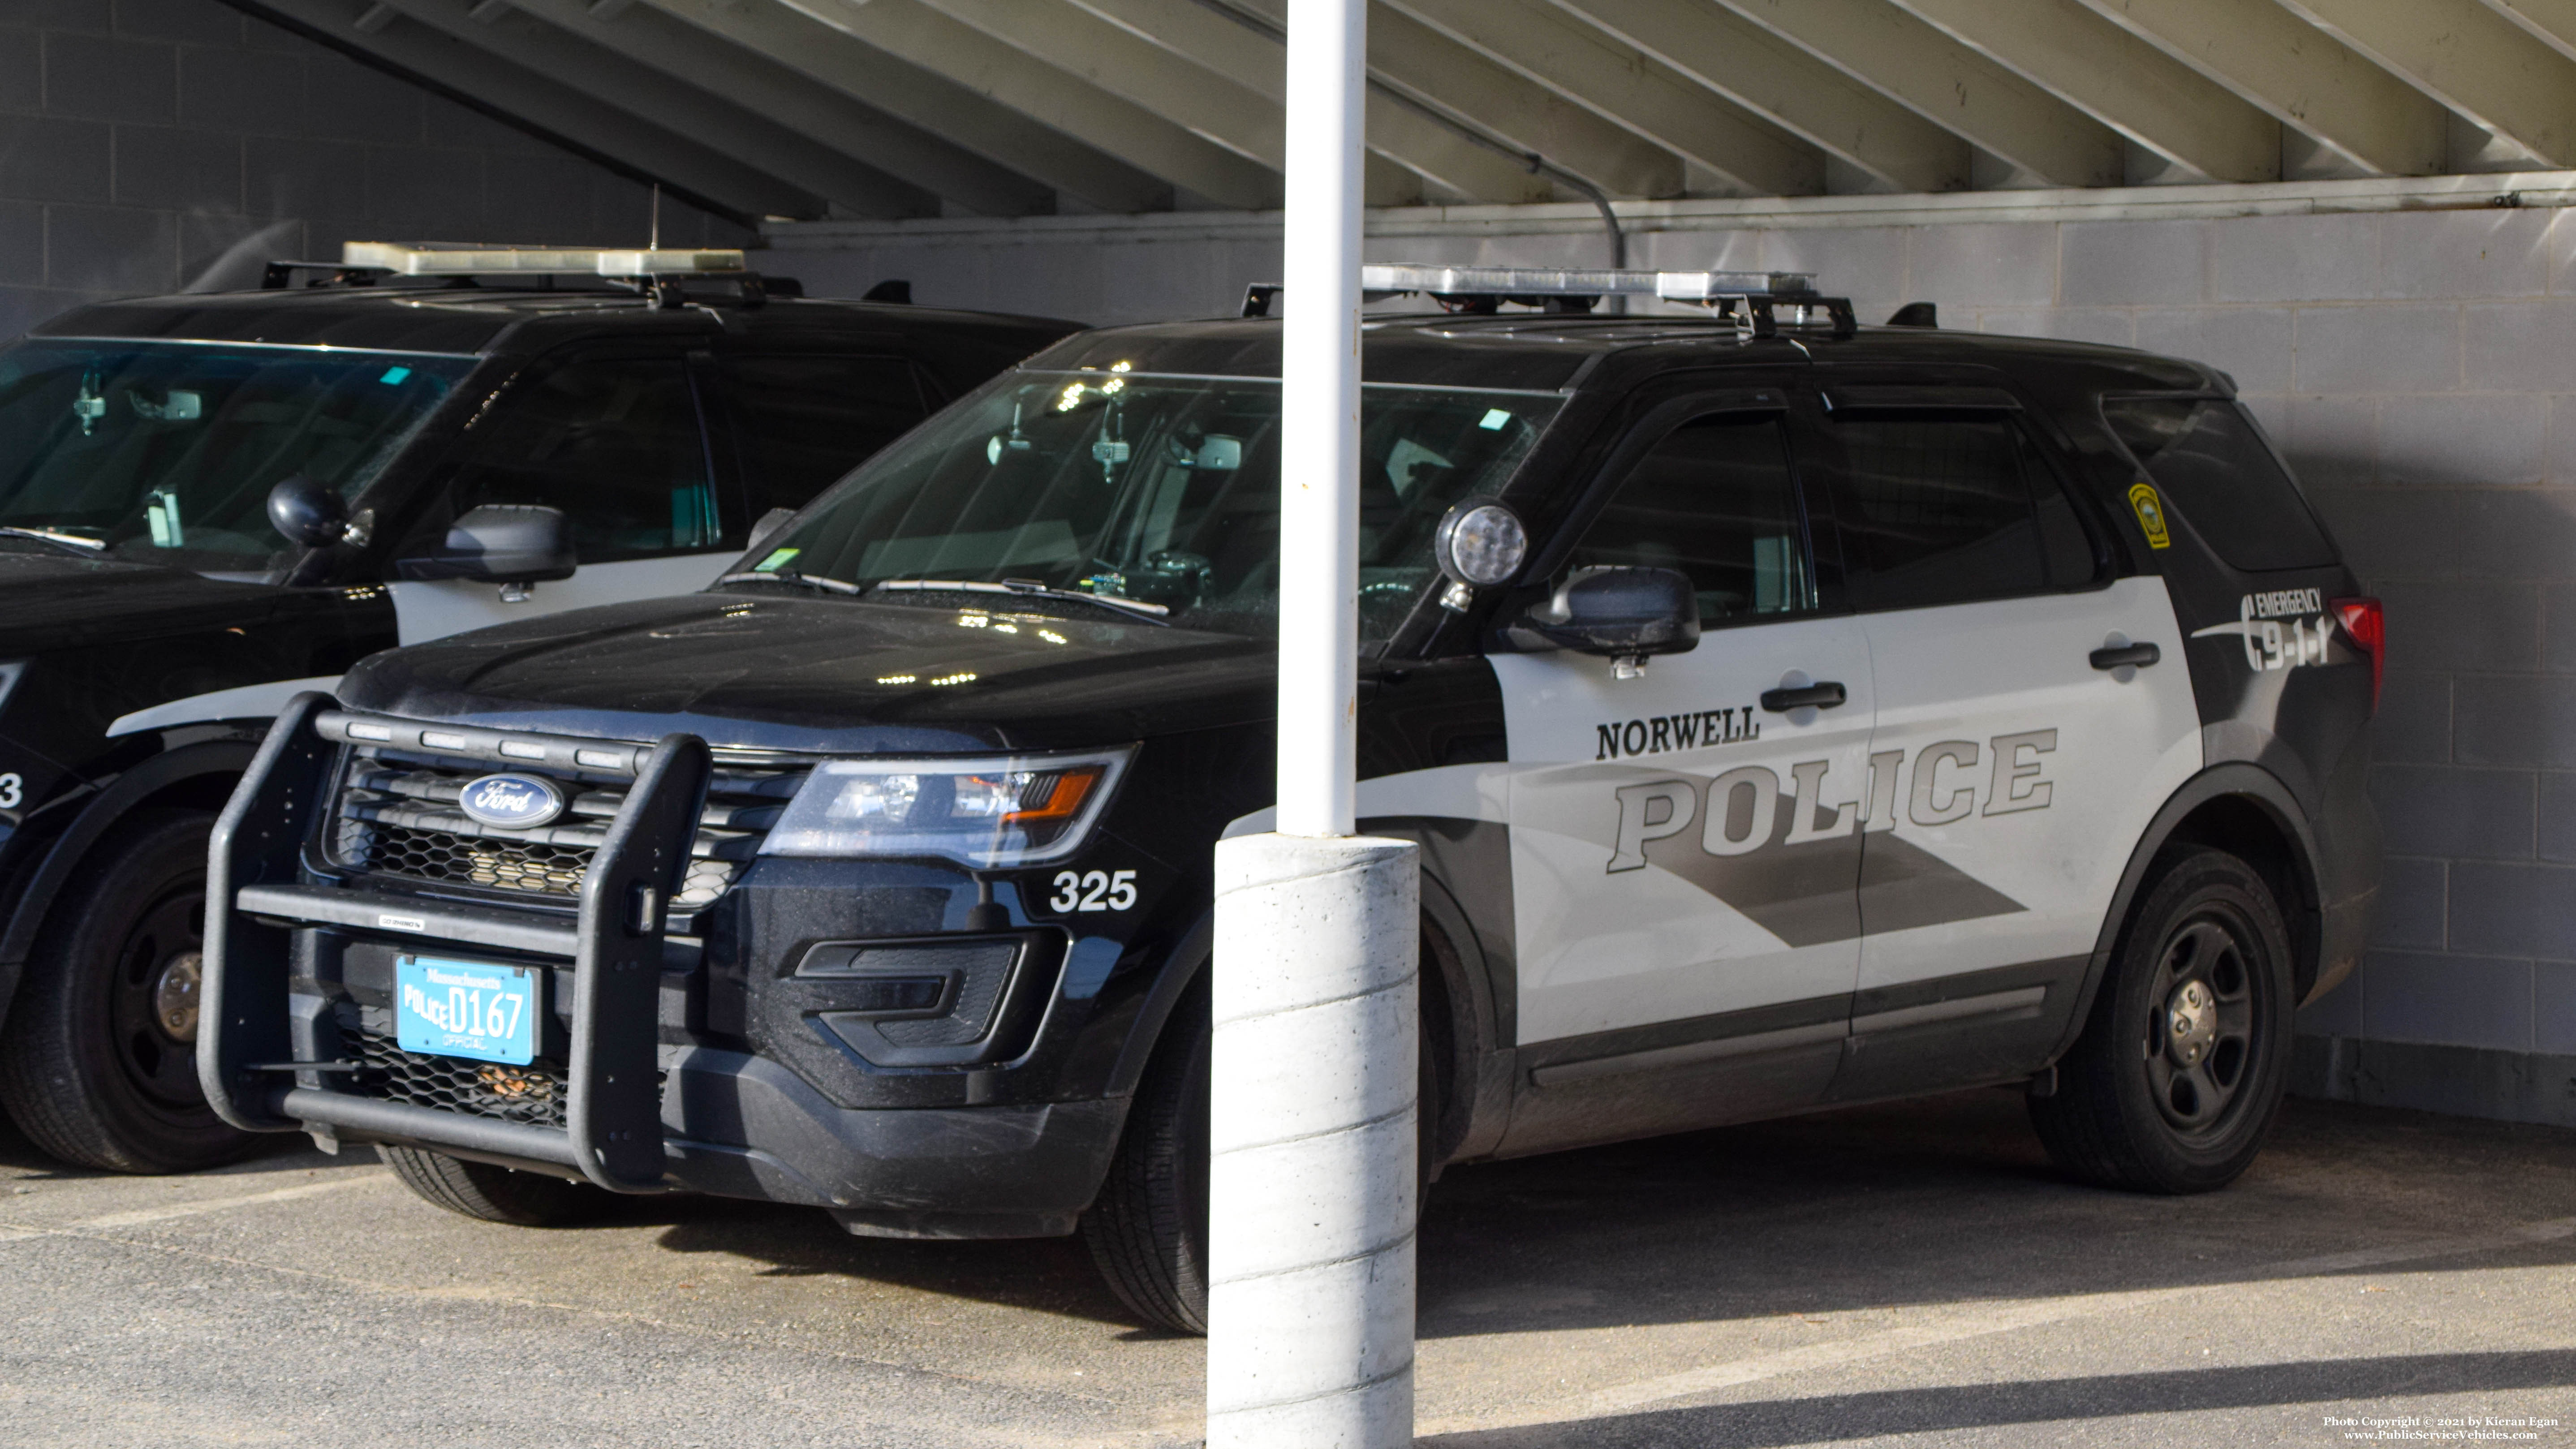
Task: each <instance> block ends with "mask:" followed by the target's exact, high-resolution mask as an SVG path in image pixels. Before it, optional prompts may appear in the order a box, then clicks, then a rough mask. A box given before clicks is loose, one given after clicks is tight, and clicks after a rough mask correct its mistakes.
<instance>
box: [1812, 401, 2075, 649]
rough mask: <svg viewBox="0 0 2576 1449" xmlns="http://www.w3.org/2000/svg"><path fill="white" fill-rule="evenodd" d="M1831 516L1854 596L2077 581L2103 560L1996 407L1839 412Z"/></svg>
mask: <svg viewBox="0 0 2576 1449" xmlns="http://www.w3.org/2000/svg"><path fill="white" fill-rule="evenodd" d="M1832 432H1833V437H1834V441H1835V442H1836V444H1837V445H1838V446H1839V448H1840V450H1841V454H1842V465H1843V466H1842V477H1841V480H1840V486H1839V488H1838V489H1837V490H1836V494H1835V522H1836V524H1837V526H1838V527H1839V529H1840V531H1841V536H1842V540H1843V549H1844V554H1845V563H1846V567H1848V568H1849V569H1850V570H1851V571H1852V573H1853V584H1854V588H1855V589H1856V591H1857V592H1858V594H1859V597H1860V600H1861V603H1862V606H1863V607H1865V608H1870V609H1919V608H1929V607H1933V606H1936V605H1941V604H1963V603H1969V602H1972V601H1974V600H1978V599H1995V598H2008V597H2011V596H2013V595H2016V594H2031V593H2039V592H2042V591H2045V590H2049V589H2063V588H2077V587H2081V586H2083V585H2085V584H2088V583H2091V582H2092V581H2093V580H2094V578H2095V577H2096V575H2097V574H2098V572H2099V571H2100V559H2099V556H2098V551H2097V549H2096V548H2095V545H2094V541H2093V538H2092V535H2091V534H2090V533H2089V532H2088V531H2087V530H2086V529H2085V527H2084V524H2083V521H2082V519H2081V518H2080V517H2079V516H2078V515H2077V513H2076V509H2075V504H2074V500H2073V499H2071V498H2069V497H2068V496H2067V494H2066V490H2065V489H2064V487H2062V486H2061V485H2060V483H2059V481H2058V480H2057V478H2056V476H2055V474H2054V472H2053V471H2052V470H2051V469H2049V468H2048V467H2047V465H2046V464H2045V463H2044V462H2042V461H2041V459H2040V457H2039V455H2038V452H2037V450H2036V449H2035V448H2034V446H2033V445H2032V443H2031V441H2030V438H2029V437H2028V435H2027V434H2025V433H2024V432H2023V430H2022V428H2021V426H2020V424H2019V423H2017V422H2016V421H2015V420H2014V419H2013V417H2012V415H2011V414H2010V413H2009V412H2005V411H2000V410H1996V411H1976V412H1949V411H1939V410H1930V409H1925V410H1913V411H1890V412H1864V413H1848V412H1846V413H1843V414H1840V415H1838V416H1837V418H1836V421H1835V422H1834V424H1833V427H1832Z"/></svg>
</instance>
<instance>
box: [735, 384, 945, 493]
mask: <svg viewBox="0 0 2576 1449" xmlns="http://www.w3.org/2000/svg"><path fill="white" fill-rule="evenodd" d="M727 381H728V384H729V386H730V388H731V390H732V393H733V400H734V412H735V417H736V422H735V426H734V432H735V437H736V441H737V444H738V451H739V453H740V456H741V459H742V474H743V486H744V488H745V489H746V490H747V492H748V494H749V500H750V503H749V512H750V515H751V516H752V517H753V518H758V517H760V516H761V515H762V514H764V513H767V512H768V511H769V510H771V509H773V508H802V507H804V506H805V504H806V503H807V502H809V501H810V500H812V498H813V497H814V495H815V494H817V493H820V492H822V491H823V489H824V488H825V487H827V486H829V485H830V484H832V483H833V482H835V481H837V480H838V479H839V478H840V477H841V475H842V474H844V473H847V472H849V471H850V470H851V469H852V468H855V467H857V466H858V465H859V464H861V463H863V462H865V461H867V459H868V458H869V457H870V456H871V455H873V454H874V453H875V452H876V451H877V450H878V449H879V448H882V447H884V446H885V445H886V444H888V443H891V442H893V441H894V440H895V439H897V438H899V437H902V436H903V435H904V434H905V433H907V432H910V431H911V430H912V428H913V425H914V424H916V423H919V422H920V421H921V420H922V419H923V418H925V417H928V416H929V415H930V412H931V409H932V408H933V406H934V405H935V403H934V398H933V395H932V393H931V390H930V389H929V388H928V387H926V386H924V384H923V381H922V378H921V375H920V371H919V369H917V368H915V367H914V366H913V365H912V363H910V362H909V361H907V360H905V359H903V358H900V357H817V356H776V357H737V358H734V359H732V360H731V362H730V364H729V365H728V368H727Z"/></svg>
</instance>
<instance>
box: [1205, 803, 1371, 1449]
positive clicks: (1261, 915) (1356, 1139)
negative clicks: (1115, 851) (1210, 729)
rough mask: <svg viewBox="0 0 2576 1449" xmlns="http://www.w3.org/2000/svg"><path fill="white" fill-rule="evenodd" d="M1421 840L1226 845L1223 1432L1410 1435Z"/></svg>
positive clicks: (1222, 914) (1211, 1351) (1219, 1304)
mask: <svg viewBox="0 0 2576 1449" xmlns="http://www.w3.org/2000/svg"><path fill="white" fill-rule="evenodd" d="M1417 854H1418V852H1417V849H1416V847H1415V846H1414V845H1413V844H1412V843H1411V842H1409V841H1402V840H1382V839H1375V838H1371V837H1366V836H1360V837H1337V838H1336V837H1309V836H1293V835H1248V836H1239V837H1237V838H1235V839H1232V840H1228V841H1224V842H1222V843H1220V844H1219V845H1218V846H1217V848H1216V891H1217V895H1216V942H1217V945H1216V962H1215V973H1216V974H1215V981H1214V991H1215V994H1214V1008H1215V1013H1214V1015H1215V1027H1216V1036H1215V1047H1214V1050H1213V1052H1212V1053H1211V1056H1212V1058H1213V1068H1212V1070H1213V1074H1214V1075H1213V1081H1212V1083H1211V1087H1212V1097H1211V1101H1210V1106H1211V1112H1210V1118H1211V1120H1212V1122H1213V1123H1214V1127H1213V1131H1212V1133H1211V1137H1212V1141H1211V1142H1210V1160H1209V1173H1208V1269H1209V1288H1208V1439H1207V1442H1208V1449H1397V1446H1401V1445H1409V1444H1411V1443H1412V1442H1413V1283H1414V1279H1413V1228H1414V1214H1415V1209H1416V1192H1417V1188H1416V1181H1415V1179H1416V1175H1417V1167H1416V1162H1417V1156H1416V1149H1415V1145H1414V1143H1415V1133H1416V1130H1417V1127H1416V1122H1415V1097H1416V1087H1417V1085H1418V1080H1419V1079H1418V1076H1417V1073H1418V1071H1419V1065H1418V1062H1417V1059H1416V1051H1417V1047H1416V1041H1417V1036H1418V1033H1417V1030H1416V1026H1415V1020H1416V1014H1417V1011H1418V1007H1417V983H1416V981H1415V962H1416V960H1417V959H1418V951H1417V945H1418V935H1419V930H1420V927H1419V924H1418V922H1419V920H1420V911H1419V906H1420V900H1421V883H1420V882H1421V878H1420V874H1419V865H1418V861H1417V858H1416V857H1417Z"/></svg>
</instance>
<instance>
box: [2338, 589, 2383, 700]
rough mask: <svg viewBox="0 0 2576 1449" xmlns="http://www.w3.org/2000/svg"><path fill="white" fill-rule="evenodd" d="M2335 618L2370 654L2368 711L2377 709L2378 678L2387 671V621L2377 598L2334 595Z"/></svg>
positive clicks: (2350, 636)
mask: <svg viewBox="0 0 2576 1449" xmlns="http://www.w3.org/2000/svg"><path fill="white" fill-rule="evenodd" d="M2332 607H2333V609H2334V616H2335V622H2337V623H2339V624H2341V625H2343V632H2344V634H2345V636H2346V637H2347V638H2349V639H2351V640H2352V642H2353V643H2355V644H2357V645H2359V646H2360V647H2361V650H2362V652H2363V653H2365V654H2368V655H2369V656H2370V712H2371V713H2372V714H2377V713H2379V681H2380V679H2381V678H2382V677H2383V676H2385V675H2386V674H2387V673H2388V644H2387V640H2388V621H2387V618H2386V616H2384V615H2383V614H2382V613H2381V612H2380V608H2379V601H2378V600H2377V599H2337V600H2335V601H2334V604H2333V606H2332Z"/></svg>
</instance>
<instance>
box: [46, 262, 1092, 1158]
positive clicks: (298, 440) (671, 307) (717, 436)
mask: <svg viewBox="0 0 2576 1449" xmlns="http://www.w3.org/2000/svg"><path fill="white" fill-rule="evenodd" d="M300 266H301V264H289V265H281V266H278V267H273V268H272V269H271V273H272V277H273V279H274V280H275V281H276V282H277V283H279V284H280V285H279V286H278V287H277V288H276V289H273V290H265V291H257V292H243V293H233V294H228V295H213V296H182V297H162V298H152V299H145V300H138V301H128V302H116V303H111V304H107V305H102V306H93V307H84V308H81V309H79V310H77V311H73V312H70V313H67V314H65V315H63V316H61V317H58V318H56V319H54V320H53V321H52V322H49V323H47V324H45V325H44V326H42V327H39V328H38V329H36V331H35V333H34V334H33V335H31V336H28V337H26V338H24V339H22V340H20V341H17V342H15V343H13V344H10V345H9V346H7V347H5V348H0V1016H5V1019H6V1026H5V1030H0V1102H5V1104H6V1106H7V1109H8V1111H9V1113H10V1115H11V1116H12V1117H14V1118H15V1119H16V1120H17V1122H18V1123H19V1124H20V1125H21V1126H23V1127H24V1128H25V1129H26V1131H27V1132H28V1134H29V1135H30V1136H31V1137H32V1138H33V1139H34V1140H35V1141H36V1142H37V1143H38V1144H39V1145H41V1146H42V1147H44V1148H45V1149H47V1150H48V1151H50V1152H52V1153H54V1154H55V1155H57V1156H59V1157H62V1158H65V1159H68V1160H71V1161H75V1162H80V1163H85V1164H88V1165H91V1166H95V1167H103V1168H116V1169H124V1170H128V1171H172V1170H178V1169H183V1168H190V1167H201V1166H205V1165H207V1164H210V1163H213V1162H217V1161H221V1160H223V1159H224V1158H226V1157H227V1156H230V1155H234V1154H237V1153H238V1152H239V1151H240V1150H242V1149H243V1148H244V1147H245V1146H247V1145H250V1144H251V1143H253V1142H254V1141H255V1140H256V1139H253V1138H250V1137H247V1136H245V1135H244V1134H242V1133H241V1132H239V1131H237V1130H235V1129H233V1128H231V1127H228V1126H225V1125H224V1124H223V1123H222V1122H220V1121H218V1120H217V1119H216V1117H215V1116H214V1114H213V1112H211V1111H210V1110H209V1109H208V1108H207V1106H206V1103H205V1099H204V1096H203V1094H202V1093H201V1092H200V1090H199V1088H198V1085H197V1071H196V1063H195V1059H194V1047H193V1043H194V1041H195V1039H196V1035H197V1029H198V1022H199V956H198V945H199V933H200V930H201V921H202V916H203V892H204V883H203V876H204V869H205V843H206V832H207V831H208V829H209V828H210V827H211V826H212V825H213V823H214V814H215V811H216V809H217V808H218V807H220V806H221V805H222V804H223V802H224V800H225V798H226V797H227V796H228V795H229V794H231V792H232V788H233V784H234V782H235V781H236V780H237V779H238V778H239V777H240V775H241V772H242V769H243V767H244V766H246V765H248V764H249V763H250V759H251V752H252V749H253V747H254V745H255V744H256V742H257V740H258V736H259V731H260V730H261V729H262V728H263V727H264V726H265V723H266V720H267V718H268V717H269V716H270V715H272V714H274V713H275V712H276V710H277V708H278V706H279V705H281V704H283V703H285V701H286V700H287V699H288V698H289V697H291V696H292V695H294V694H296V693H297V692H298V691H301V690H306V689H313V688H317V687H319V688H328V687H330V685H331V684H332V683H333V682H334V681H336V680H337V678H338V677H339V675H340V673H341V671H343V670H345V669H346V668H348V666H350V665H351V664H353V663H355V662H357V660H358V659H359V658H361V657H362V656H364V655H367V654H371V653H374V652H375V651H377V650H379V649H384V648H388V647H391V646H392V645H394V644H395V643H397V642H413V641H417V640H422V639H431V638H436V637H438V636H440V635H443V634H448V633H453V632H455V631H457V630H461V629H469V628H475V627H478V626H480V625H484V624H489V623H495V622H499V621H501V620H504V619H512V618H519V617H523V616H526V615H529V614H537V613H545V612H549V611H553V610H558V609H563V608H569V607H573V606H576V605H581V604H594V603H605V602H609V601H612V600H621V599H636V598H648V597H652V596H654V595H658V594H672V593H685V592H688V591H690V590H693V589H697V588H701V587H704V586H705V585H706V584H707V583H708V582H710V581H711V580H713V579H714V578H715V577H716V575H717V574H718V573H720V572H721V571H722V570H723V568H724V566H725V565H726V564H727V563H729V562H730V561H731V560H732V559H734V558H735V557H736V556H738V555H739V554H740V553H741V552H742V550H743V548H744V547H745V546H746V545H747V543H748V541H749V539H748V535H749V532H750V530H751V529H752V527H753V526H754V525H753V521H754V520H757V519H759V518H760V517H761V516H762V515H763V514H764V513H765V512H766V511H768V510H771V509H775V508H792V507H794V506H795V505H798V504H801V503H804V502H806V501H807V500H809V499H810V498H812V497H813V496H814V494H815V493H817V492H819V491H820V490H821V489H822V488H823V487H824V486H825V485H826V484H828V483H830V482H831V481H833V480H834V479H836V478H838V477H839V476H840V475H841V474H842V473H844V472H847V471H848V469H849V467H850V465H851V464H853V463H855V462H857V461H858V460H860V459H861V458H863V457H865V456H866V455H867V454H868V453H870V452H871V451H873V450H874V449H875V448H877V447H878V446H880V445H882V444H883V443H884V442H886V441H887V440H889V439H891V438H893V437H894V436H896V435H897V434H900V433H902V432H903V431H905V430H906V429H908V428H910V427H911V426H912V425H913V424H915V423H917V422H919V421H920V420H921V419H922V418H923V417H925V416H927V415H928V414H929V413H930V412H931V411H933V410H934V409H935V408H936V407H937V406H939V405H940V404H941V403H943V402H945V401H946V400H947V399H948V398H950V397H954V396H960V395H963V394H965V393H967V392H970V391H972V390H973V389H974V388H976V387H977V386H979V385H981V384H982V383H983V382H985V381H986V380H987V379H988V378H990V377H991V376H992V375H993V374H994V373H996V372H998V371H1000V370H1001V369H1003V368H1004V367H1007V366H1009V365H1010V364H1011V363H1012V362H1013V361H1015V360H1017V359H1018V358H1020V357H1023V356H1025V355H1027V354H1028V353H1030V352H1033V351H1035V350H1036V349H1038V348H1039V347H1041V346H1044V345H1046V344H1047V343H1050V342H1053V341H1055V340H1056V339H1057V338H1059V337H1062V336H1063V335H1064V334H1065V333H1066V332H1068V331H1070V330H1072V326H1071V324H1069V323H1053V322H1042V321H1036V320H1033V319H1025V318H1009V317H987V316H977V315H972V314H966V313H956V312H936V311H929V310H924V309H916V308H910V307H902V306H891V305H862V304H857V303H838V302H822V301H800V300H794V299H793V298H789V297H778V298H775V299H774V300H773V299H772V297H771V295H770V293H769V292H768V291H766V290H764V288H763V285H762V283H761V279H759V278H758V277H757V276H754V275H751V274H749V273H746V272H744V271H742V270H741V268H742V257H741V254H739V253H730V252H726V253H704V252H686V253H668V252H661V253H624V254H617V253H608V254H604V255H603V254H600V253H593V252H580V253H566V252H549V253H530V252H528V251H525V250H516V251H496V250H459V249H440V250H423V249H419V248H402V247H392V246H383V245H378V244H373V243H359V244H353V245H352V247H351V248H350V254H349V256H348V257H347V259H346V261H345V263H344V264H342V265H339V266H334V267H332V268H329V269H328V270H327V271H326V272H325V274H324V276H323V278H322V279H321V280H322V281H323V283H324V284H323V285H319V286H315V285H305V286H293V287H289V286H286V285H284V284H285V283H287V282H289V281H310V280H312V278H311V277H310V275H309V273H307V272H305V271H301V270H299V268H300ZM531 272H534V273H535V274H534V275H530V274H529V273H531ZM579 272H588V273H589V274H590V275H589V276H588V277H587V279H586V280H584V279H583V278H581V277H580V276H578V275H577V273H579ZM602 272H608V273H611V274H614V275H618V276H624V277H628V278H629V279H630V281H629V283H628V284H627V285H618V284H616V283H613V282H611V281H609V280H607V279H606V278H604V277H603V276H601V275H600V273H602ZM559 273H576V275H558V274H559ZM682 273H687V274H690V275H685V276H684V275H681V274H682ZM361 284H363V285H361ZM763 303H766V305H761V304H763ZM781 516H782V517H783V514H782V515H781Z"/></svg>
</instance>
